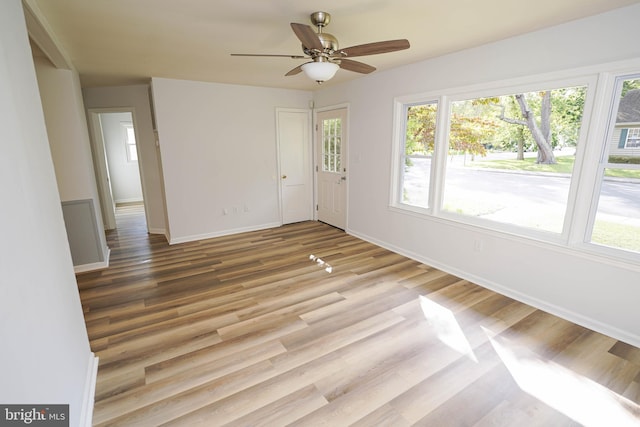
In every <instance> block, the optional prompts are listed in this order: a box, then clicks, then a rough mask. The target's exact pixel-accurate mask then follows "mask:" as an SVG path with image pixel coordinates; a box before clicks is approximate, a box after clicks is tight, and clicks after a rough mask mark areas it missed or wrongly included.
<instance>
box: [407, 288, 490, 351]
mask: <svg viewBox="0 0 640 427" xmlns="http://www.w3.org/2000/svg"><path fill="white" fill-rule="evenodd" d="M420 307H421V308H422V312H423V313H424V317H425V319H427V321H428V322H429V324H430V325H431V326H433V328H434V330H435V333H436V336H437V337H438V339H439V340H440V341H441V342H442V343H443V344H445V345H447V346H448V347H450V348H451V349H453V350H455V351H457V352H458V353H460V354H463V355H465V356H467V357H468V358H469V359H471V360H473V361H474V362H476V363H477V362H478V359H477V358H476V355H475V353H474V352H473V349H472V348H471V345H470V344H469V341H468V340H467V338H466V336H465V335H464V332H462V328H461V327H460V325H459V324H458V322H457V320H456V317H455V316H454V314H453V312H451V310H449V309H447V308H445V307H443V306H441V305H440V304H438V303H435V302H433V301H431V300H430V299H429V298H427V297H425V296H423V295H421V296H420Z"/></svg>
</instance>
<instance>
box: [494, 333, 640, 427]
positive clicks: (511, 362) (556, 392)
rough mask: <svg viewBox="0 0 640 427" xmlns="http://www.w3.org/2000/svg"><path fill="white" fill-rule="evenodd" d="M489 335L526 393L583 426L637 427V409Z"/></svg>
mask: <svg viewBox="0 0 640 427" xmlns="http://www.w3.org/2000/svg"><path fill="white" fill-rule="evenodd" d="M483 329H484V330H485V332H486V333H487V335H488V336H489V341H490V342H491V344H492V346H493V348H494V349H495V351H496V353H497V354H498V356H500V359H502V361H503V363H504V365H505V366H506V367H507V369H508V370H509V372H510V373H511V376H512V377H513V379H514V380H515V382H516V383H517V384H518V386H519V387H520V388H521V389H522V390H523V391H524V392H526V393H528V394H530V395H531V396H533V397H535V398H536V399H538V400H540V401H542V402H544V403H545V404H547V405H549V406H550V407H552V408H554V409H556V410H557V411H560V412H562V413H563V414H565V415H566V416H568V417H569V418H571V419H573V420H574V421H576V422H578V423H580V424H582V425H584V426H616V427H626V426H629V427H631V426H638V425H640V406H638V405H637V404H636V403H634V402H632V401H631V400H629V399H626V398H624V397H623V396H620V395H619V394H617V393H615V392H613V391H611V390H609V389H608V388H606V387H604V386H602V385H600V384H598V383H597V382H595V381H592V380H590V379H589V378H586V377H584V376H582V375H579V374H577V373H575V372H573V371H571V370H570V369H567V368H565V367H563V366H560V365H559V364H557V363H554V362H553V361H550V360H544V359H542V358H540V357H539V356H537V355H536V354H534V353H533V352H531V351H530V350H528V349H526V348H524V347H522V346H517V345H514V344H511V343H509V341H508V340H506V339H504V338H501V337H497V336H496V337H492V336H493V334H492V333H491V331H489V330H487V329H485V328H483Z"/></svg>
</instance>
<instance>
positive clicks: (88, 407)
mask: <svg viewBox="0 0 640 427" xmlns="http://www.w3.org/2000/svg"><path fill="white" fill-rule="evenodd" d="M98 362H99V359H98V357H96V355H95V354H94V353H91V355H90V356H89V366H88V368H87V378H86V380H85V386H84V394H83V396H84V397H83V399H82V408H81V409H80V424H79V425H80V426H83V427H91V425H92V420H93V405H94V403H95V397H96V381H97V379H98Z"/></svg>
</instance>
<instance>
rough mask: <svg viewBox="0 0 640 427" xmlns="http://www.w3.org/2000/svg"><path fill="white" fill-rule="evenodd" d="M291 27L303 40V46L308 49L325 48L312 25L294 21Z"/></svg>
mask: <svg viewBox="0 0 640 427" xmlns="http://www.w3.org/2000/svg"><path fill="white" fill-rule="evenodd" d="M291 28H292V29H293V32H294V33H296V37H298V39H300V41H301V42H302V46H304V47H306V48H308V49H316V50H322V49H324V47H323V46H322V42H321V41H320V38H319V37H318V35H317V34H316V32H315V31H313V28H311V27H310V26H308V25H305V24H296V23H295V22H292V23H291Z"/></svg>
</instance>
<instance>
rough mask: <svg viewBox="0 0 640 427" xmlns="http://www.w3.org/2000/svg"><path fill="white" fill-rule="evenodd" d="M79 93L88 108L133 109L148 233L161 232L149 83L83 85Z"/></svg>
mask: <svg viewBox="0 0 640 427" xmlns="http://www.w3.org/2000/svg"><path fill="white" fill-rule="evenodd" d="M82 94H83V97H84V104H85V107H86V108H87V109H118V108H123V109H130V108H133V109H134V115H135V123H136V132H137V133H136V138H137V143H138V153H139V155H140V159H139V162H140V171H141V174H142V175H141V182H142V186H143V189H144V204H145V210H146V215H147V227H148V228H149V231H150V232H151V233H158V234H164V233H165V232H166V221H165V202H164V190H163V188H162V170H161V164H160V158H159V152H158V150H157V148H156V142H155V136H154V133H153V120H152V117H151V101H150V100H149V86H148V85H131V86H112V87H94V88H84V89H83V90H82Z"/></svg>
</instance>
